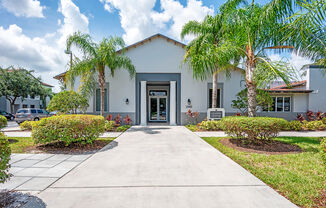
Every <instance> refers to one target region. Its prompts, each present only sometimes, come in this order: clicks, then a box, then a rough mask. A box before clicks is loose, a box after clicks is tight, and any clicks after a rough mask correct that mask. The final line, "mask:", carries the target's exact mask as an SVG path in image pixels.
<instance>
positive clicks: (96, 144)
mask: <svg viewBox="0 0 326 208" xmlns="http://www.w3.org/2000/svg"><path fill="white" fill-rule="evenodd" d="M114 139H115V138H98V139H96V140H95V141H93V143H91V144H81V143H71V144H70V145H69V146H65V144H64V143H63V142H61V141H58V142H52V143H48V144H34V141H33V139H32V138H31V137H8V140H9V143H10V144H9V146H10V148H11V152H12V153H54V154H81V153H87V152H93V151H97V150H100V149H102V148H103V147H105V146H106V145H107V144H109V143H110V142H112V141H113V140H114Z"/></svg>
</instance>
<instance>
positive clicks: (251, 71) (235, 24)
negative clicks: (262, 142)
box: [224, 0, 294, 117]
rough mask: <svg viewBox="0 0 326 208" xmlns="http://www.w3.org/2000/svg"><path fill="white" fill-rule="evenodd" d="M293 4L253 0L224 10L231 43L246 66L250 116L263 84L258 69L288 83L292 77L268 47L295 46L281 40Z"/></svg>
mask: <svg viewBox="0 0 326 208" xmlns="http://www.w3.org/2000/svg"><path fill="white" fill-rule="evenodd" d="M293 5H294V2H293V1H291V0H287V1H284V0H283V1H282V0H272V1H270V2H269V3H267V4H265V5H263V6H261V5H259V4H256V3H255V2H254V1H252V3H251V4H246V5H245V6H243V7H237V8H234V9H231V10H228V12H227V13H226V14H225V15H226V16H227V17H226V18H225V19H226V22H225V23H224V24H227V25H228V28H227V29H228V31H227V32H226V33H227V34H229V37H228V38H229V39H230V42H231V43H232V45H231V46H230V47H232V48H234V50H237V51H238V52H239V53H238V54H240V56H239V59H241V60H243V62H244V66H245V72H246V86H247V89H248V94H247V96H248V116H250V117H254V116H256V107H257V99H256V97H257V86H258V85H261V84H262V83H258V80H257V79H256V77H257V76H258V75H259V73H261V72H263V73H264V74H265V75H268V76H269V77H273V78H275V77H280V78H282V79H283V80H284V81H285V82H286V83H288V82H289V79H290V78H291V77H290V76H289V74H288V73H287V65H286V64H280V63H278V62H272V61H271V60H270V59H269V58H268V55H267V54H266V50H267V49H277V50H278V51H282V50H285V49H292V48H293V47H292V46H287V45H281V44H280V43H281V40H282V39H283V35H284V34H283V33H282V32H281V28H282V26H283V24H282V21H283V20H284V19H285V18H286V17H287V15H290V14H292V13H293V10H292V9H293ZM258 69H260V70H258ZM260 78H261V77H260ZM259 80H261V79H259ZM263 84H267V81H266V80H265V81H263Z"/></svg>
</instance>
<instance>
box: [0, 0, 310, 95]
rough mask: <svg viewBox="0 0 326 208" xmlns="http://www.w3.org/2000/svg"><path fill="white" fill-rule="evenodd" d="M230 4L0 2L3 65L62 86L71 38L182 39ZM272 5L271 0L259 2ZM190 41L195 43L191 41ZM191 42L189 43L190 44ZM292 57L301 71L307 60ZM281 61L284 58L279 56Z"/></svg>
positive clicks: (202, 0)
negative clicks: (191, 24) (192, 24)
mask: <svg viewBox="0 0 326 208" xmlns="http://www.w3.org/2000/svg"><path fill="white" fill-rule="evenodd" d="M223 2H224V0H223V1H222V0H78V1H77V0H0V48H1V49H2V50H0V65H1V66H2V67H7V66H10V65H14V66H17V67H18V66H20V67H25V68H27V69H31V70H34V71H35V74H36V75H38V76H41V77H42V79H43V80H44V81H45V82H47V83H49V84H52V85H55V86H56V91H58V89H59V88H58V83H57V81H56V80H54V79H52V77H53V76H54V75H56V74H58V73H61V72H63V71H65V70H66V68H67V61H68V57H67V55H65V54H64V53H63V51H64V48H65V39H66V37H67V36H68V35H69V34H71V33H72V32H74V31H82V32H86V33H90V34H91V36H92V37H94V39H95V40H96V41H99V40H100V39H101V38H102V37H105V36H110V35H113V36H122V37H123V39H124V40H125V42H126V43H127V44H132V43H134V42H136V41H139V40H141V39H143V38H146V37H148V36H150V35H153V34H155V33H158V32H159V33H162V34H165V35H167V36H170V37H172V38H174V39H177V40H180V36H179V34H180V30H181V27H182V25H183V24H184V23H186V22H187V21H189V20H193V19H196V20H202V19H203V18H204V16H205V15H207V14H213V13H214V12H215V11H216V8H218V7H219V5H221V4H222V3H223ZM256 2H259V3H262V4H263V3H266V2H267V0H260V1H256ZM188 40H189V39H188ZM188 40H185V41H188ZM292 56H293V55H291V56H289V57H290V59H291V60H292V61H293V62H295V64H296V65H298V66H300V65H302V64H305V63H307V60H306V59H302V58H301V57H296V56H293V57H292ZM273 58H275V59H277V58H279V56H278V55H274V57H273Z"/></svg>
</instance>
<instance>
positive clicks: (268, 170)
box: [203, 137, 326, 207]
mask: <svg viewBox="0 0 326 208" xmlns="http://www.w3.org/2000/svg"><path fill="white" fill-rule="evenodd" d="M203 139H204V140H205V141H206V142H207V143H209V144H210V145H212V146H213V147H215V148H216V149H218V150H220V151H221V152H223V153H224V154H225V155H227V156H228V157H230V158H231V159H232V160H234V161H235V162H237V163H238V164H240V165H241V166H242V167H244V168H246V169H247V170H249V171H250V172H251V173H252V174H254V175H255V176H256V177H258V178H259V179H261V180H262V181H264V182H265V183H266V184H268V185H269V186H271V187H272V188H274V189H275V190H276V191H278V192H279V193H281V194H282V195H283V196H286V197H287V198H288V199H289V200H291V201H292V202H293V203H295V204H297V205H299V206H302V207H318V206H316V201H314V200H315V198H317V197H319V196H320V194H321V193H322V190H326V168H325V166H324V164H323V161H322V158H321V154H320V149H319V148H320V147H319V146H320V139H319V138H309V137H307V138H298V137H282V138H276V139H275V140H279V141H283V142H286V143H291V144H296V145H298V146H300V147H301V148H302V150H303V152H302V153H300V154H283V155H264V154H257V153H246V152H241V151H238V150H235V149H232V148H229V147H226V146H224V145H222V144H221V143H220V142H219V140H220V139H222V138H214V137H209V138H203Z"/></svg>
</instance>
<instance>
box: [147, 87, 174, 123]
mask: <svg viewBox="0 0 326 208" xmlns="http://www.w3.org/2000/svg"><path fill="white" fill-rule="evenodd" d="M147 92H148V121H149V122H167V121H168V119H169V118H168V115H169V114H168V106H169V104H168V99H169V86H155V85H152V86H151V85H149V86H148V91H147Z"/></svg>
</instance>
